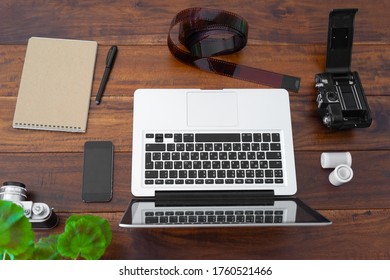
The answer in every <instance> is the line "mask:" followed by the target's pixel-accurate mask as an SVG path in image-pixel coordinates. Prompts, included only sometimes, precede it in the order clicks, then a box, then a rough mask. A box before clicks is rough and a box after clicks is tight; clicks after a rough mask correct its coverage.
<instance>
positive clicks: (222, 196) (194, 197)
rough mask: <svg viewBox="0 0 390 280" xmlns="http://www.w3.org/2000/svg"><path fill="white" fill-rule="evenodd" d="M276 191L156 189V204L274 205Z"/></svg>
mask: <svg viewBox="0 0 390 280" xmlns="http://www.w3.org/2000/svg"><path fill="white" fill-rule="evenodd" d="M274 195H275V193H274V191H273V190H262V191H251V190H241V191H156V193H155V198H156V202H155V204H156V206H185V205H188V206H197V205H198V206H201V205H209V206H212V205H216V206H217V205H253V204H256V205H273V204H274Z"/></svg>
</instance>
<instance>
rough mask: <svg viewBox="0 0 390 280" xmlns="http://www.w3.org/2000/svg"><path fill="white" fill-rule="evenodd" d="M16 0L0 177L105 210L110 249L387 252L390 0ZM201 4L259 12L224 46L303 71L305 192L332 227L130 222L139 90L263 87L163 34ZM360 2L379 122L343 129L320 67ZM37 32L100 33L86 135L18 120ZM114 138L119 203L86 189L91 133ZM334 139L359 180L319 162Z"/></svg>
mask: <svg viewBox="0 0 390 280" xmlns="http://www.w3.org/2000/svg"><path fill="white" fill-rule="evenodd" d="M209 2H210V1H208V0H207V1H203V0H201V1H158V0H148V1H139V0H138V1H103V0H101V1H92V0H84V1H43V0H41V1H28V3H27V2H25V1H15V0H3V1H1V3H0V18H1V20H0V181H1V182H4V181H21V182H24V183H25V184H26V185H27V186H28V189H29V191H30V198H32V199H33V200H34V201H43V202H46V203H47V204H48V205H50V206H51V207H54V209H55V211H56V213H58V214H59V216H60V217H61V223H60V225H59V226H58V227H57V228H55V229H54V230H52V231H45V232H37V237H39V236H45V235H48V234H50V233H55V232H60V231H62V230H63V227H64V222H65V220H66V218H67V217H68V216H69V215H71V214H82V213H93V214H97V215H101V216H102V217H104V218H106V219H108V220H109V221H110V224H111V229H112V231H113V241H112V244H111V245H110V247H109V248H108V249H107V251H106V254H105V255H104V257H103V258H106V259H389V258H390V250H389V249H390V238H389V236H390V116H389V115H390V113H389V112H390V110H389V108H390V29H389V28H388V26H390V17H389V12H388V11H389V10H390V2H388V1H385V0H383V1H377V0H373V1H343V2H342V4H340V1H309V0H302V1H294V0H286V1H230V0H225V1H212V4H210V3H209ZM193 6H202V7H214V8H221V9H225V10H228V11H232V12H236V13H238V14H240V15H242V16H243V17H245V18H246V19H247V20H248V22H249V41H248V45H247V47H246V48H245V49H244V50H242V51H241V52H239V53H237V54H234V55H229V56H226V57H225V58H224V59H226V60H229V61H232V62H238V63H241V64H244V65H248V66H253V67H259V68H263V69H267V70H270V71H275V72H280V73H284V74H289V75H295V76H299V77H301V79H302V80H301V82H302V85H301V89H300V91H299V93H290V100H291V114H292V125H293V134H294V135H293V136H294V145H295V158H296V169H297V170H296V171H297V180H298V193H297V196H298V197H300V198H301V199H302V200H304V201H305V202H306V203H307V204H309V205H310V206H312V207H313V208H315V209H317V210H318V211H320V212H321V213H322V214H324V215H325V216H327V217H328V218H329V219H330V220H332V222H333V224H332V225H331V226H327V227H293V228H243V229H241V228H240V229H238V228H219V229H214V228H212V229H196V228H192V229H123V228H119V226H118V223H119V220H120V218H121V216H122V214H123V212H124V210H125V209H126V207H127V204H128V202H129V201H130V199H131V197H132V196H131V192H130V170H131V165H132V162H131V153H132V137H131V134H132V113H133V111H132V110H133V93H134V90H136V89H137V88H239V87H242V88H266V86H262V85H256V84H253V83H249V82H244V81H240V80H235V79H231V78H227V77H222V76H218V75H215V74H211V73H205V72H202V71H200V70H197V69H194V68H191V67H189V66H186V65H184V64H181V63H180V62H178V61H177V60H175V59H174V58H173V57H172V55H171V54H170V52H169V50H168V48H167V45H166V37H167V32H168V28H169V24H170V21H171V19H172V18H173V17H174V15H175V14H176V13H177V12H179V11H180V10H182V9H184V8H188V7H193ZM345 7H350V8H359V12H358V13H357V15H356V19H355V37H354V47H353V56H352V68H353V70H356V71H358V72H359V74H360V77H361V80H362V83H363V86H364V89H365V92H366V95H367V98H368V102H369V105H370V107H371V111H372V116H373V123H372V125H371V127H370V128H366V129H355V130H351V131H343V132H335V131H330V130H328V129H327V128H325V127H324V126H323V125H322V124H321V121H320V120H319V118H318V116H317V114H316V111H315V110H316V103H315V98H316V95H315V89H314V81H313V80H314V75H315V74H316V73H319V72H322V71H323V70H324V65H325V58H326V38H327V25H328V13H329V11H330V10H332V9H334V8H345ZM31 36H42V37H53V38H70V39H86V40H96V41H97V42H98V44H99V48H98V57H97V62H96V68H95V75H94V81H93V89H92V97H91V105H90V111H89V119H88V129H87V132H86V133H85V134H79V133H62V132H46V131H30V130H18V129H13V128H12V119H13V114H14V110H15V104H16V98H17V94H18V88H19V83H20V78H21V72H22V68H23V62H24V56H25V51H26V46H27V40H28V39H29V38H30V37H31ZM112 44H116V45H118V47H119V53H118V57H117V61H116V65H115V68H114V70H113V72H112V73H111V77H110V81H109V84H108V86H107V88H106V92H105V95H104V99H103V103H102V104H101V105H99V106H96V105H95V104H94V97H95V94H96V92H97V89H98V87H99V83H100V79H101V76H102V73H103V69H104V64H105V56H106V53H107V51H108V49H109V47H110V46H111V45H112ZM88 140H112V141H113V143H114V145H115V158H114V182H113V186H114V195H113V200H112V201H111V202H110V203H98V204H85V203H83V202H82V201H81V178H82V162H83V145H84V142H85V141H88ZM324 151H350V152H351V153H352V158H353V166H352V167H353V170H354V178H353V180H352V181H351V182H350V183H348V184H346V185H344V186H342V187H339V188H336V187H332V186H331V185H330V184H329V181H328V178H327V177H328V174H329V172H330V171H329V170H323V169H322V168H321V166H320V155H321V152H324Z"/></svg>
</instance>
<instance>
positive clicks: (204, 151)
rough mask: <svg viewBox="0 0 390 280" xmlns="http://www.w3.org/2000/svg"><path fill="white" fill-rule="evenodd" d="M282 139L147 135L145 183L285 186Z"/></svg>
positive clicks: (266, 134)
mask: <svg viewBox="0 0 390 280" xmlns="http://www.w3.org/2000/svg"><path fill="white" fill-rule="evenodd" d="M281 146H282V144H281V136H280V133H278V132H256V133H169V132H168V133H146V134H145V173H144V174H145V177H144V180H145V181H144V182H145V185H162V186H166V185H207V184H215V185H229V184H245V185H253V184H283V182H284V178H283V176H284V172H283V164H282V161H283V159H282V152H281V151H282V148H281Z"/></svg>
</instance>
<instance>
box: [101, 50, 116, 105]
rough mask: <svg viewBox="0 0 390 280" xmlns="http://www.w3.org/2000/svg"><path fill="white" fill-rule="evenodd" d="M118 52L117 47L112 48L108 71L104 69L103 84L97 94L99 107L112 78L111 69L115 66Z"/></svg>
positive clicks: (108, 59) (108, 56) (107, 62)
mask: <svg viewBox="0 0 390 280" xmlns="http://www.w3.org/2000/svg"><path fill="white" fill-rule="evenodd" d="M117 51H118V47H117V46H112V47H111V48H110V50H109V51H108V54H107V59H106V69H104V74H103V78H102V82H101V83H100V87H99V90H98V93H97V94H96V104H97V105H99V104H100V102H101V100H102V96H103V92H104V89H105V87H106V84H107V81H108V77H109V76H110V73H111V69H112V67H113V66H114V61H115V57H116V53H117Z"/></svg>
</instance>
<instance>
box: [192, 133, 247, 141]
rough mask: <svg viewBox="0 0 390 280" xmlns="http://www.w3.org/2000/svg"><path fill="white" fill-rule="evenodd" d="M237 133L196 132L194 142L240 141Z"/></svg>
mask: <svg viewBox="0 0 390 280" xmlns="http://www.w3.org/2000/svg"><path fill="white" fill-rule="evenodd" d="M240 140H241V136H240V134H239V133H197V134H195V142H240Z"/></svg>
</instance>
